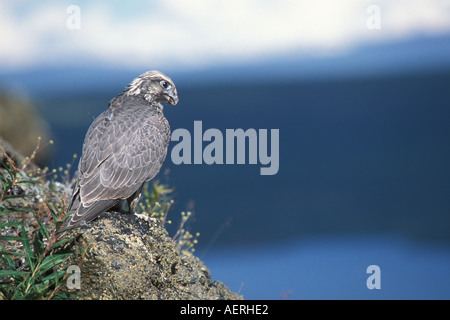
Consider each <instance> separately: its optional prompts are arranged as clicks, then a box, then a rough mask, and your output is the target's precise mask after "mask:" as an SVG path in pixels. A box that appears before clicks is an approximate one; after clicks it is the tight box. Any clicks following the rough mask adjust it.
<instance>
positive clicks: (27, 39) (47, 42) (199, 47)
mask: <svg viewBox="0 0 450 320" xmlns="http://www.w3.org/2000/svg"><path fill="white" fill-rule="evenodd" d="M77 3H78V5H79V7H80V9H81V29H80V30H69V29H68V28H67V27H66V21H67V19H68V17H69V15H68V13H67V12H66V9H67V7H68V6H69V5H71V4H73V3H70V2H68V1H60V2H57V4H55V2H54V1H39V2H30V1H28V2H27V1H15V2H13V1H11V2H9V3H5V2H1V3H0V30H1V33H0V66H1V67H2V68H7V67H10V68H15V67H24V66H29V65H32V64H38V63H66V64H67V63H72V62H76V61H81V60H83V59H85V60H86V59H87V60H92V61H99V62H103V63H114V64H115V65H128V66H148V65H149V64H150V63H151V64H153V65H155V64H157V65H174V64H175V65H180V66H190V65H191V66H192V65H194V66H203V65H208V64H215V63H220V62H224V61H226V62H232V61H246V60H255V59H261V58H264V57H270V56H276V55H277V54H280V53H286V52H294V53H295V52H298V53H299V54H303V53H306V54H319V55H323V54H336V53H340V52H342V51H345V50H347V49H351V48H353V47H355V46H357V45H359V44H361V43H366V42H370V41H386V40H389V41H392V40H397V39H403V38H405V37H410V36H413V35H415V34H417V33H421V34H431V35H433V34H439V33H447V32H450V1H448V0H426V1H425V0H396V1H389V0H378V1H362V0H340V1H336V0H321V1H318V0H316V1H314V0H304V1H297V0H291V1H289V0H281V1H280V0H279V1H274V0H264V1H263V0H216V1H210V0H161V1H139V2H118V1H108V2H103V1H78V2H77ZM369 5H377V6H379V8H380V13H381V29H380V30H368V29H367V27H366V21H367V19H368V13H367V7H368V6H369Z"/></svg>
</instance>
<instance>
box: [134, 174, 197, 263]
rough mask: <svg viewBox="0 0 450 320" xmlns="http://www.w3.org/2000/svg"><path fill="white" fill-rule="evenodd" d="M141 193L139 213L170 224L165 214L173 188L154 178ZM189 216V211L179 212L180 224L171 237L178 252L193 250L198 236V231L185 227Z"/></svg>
mask: <svg viewBox="0 0 450 320" xmlns="http://www.w3.org/2000/svg"><path fill="white" fill-rule="evenodd" d="M142 194H143V198H144V199H143V201H141V204H140V206H139V213H141V214H146V215H149V216H151V217H153V218H156V219H160V221H161V222H162V223H163V224H165V223H168V224H171V223H172V221H171V220H168V219H167V216H168V213H169V211H170V209H171V207H172V205H173V203H174V200H173V189H171V188H169V186H168V185H165V184H161V183H160V182H159V180H156V181H154V182H153V184H152V187H151V188H149V185H146V186H145V187H144V189H143V190H142ZM191 216H192V212H191V211H182V212H181V220H180V224H179V226H178V228H177V231H176V232H175V235H174V236H173V237H172V239H173V241H174V242H175V245H176V246H177V248H178V249H179V250H180V252H182V253H185V254H190V253H192V252H194V251H195V248H194V246H195V245H196V244H197V243H198V237H199V236H200V233H198V232H197V233H196V234H195V235H193V234H191V233H190V232H189V230H187V228H186V223H187V222H188V220H189V218H190V217H191Z"/></svg>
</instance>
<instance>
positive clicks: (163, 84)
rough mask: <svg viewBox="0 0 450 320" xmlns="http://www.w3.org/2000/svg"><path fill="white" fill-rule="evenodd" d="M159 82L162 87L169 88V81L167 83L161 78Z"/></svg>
mask: <svg viewBox="0 0 450 320" xmlns="http://www.w3.org/2000/svg"><path fill="white" fill-rule="evenodd" d="M160 83H161V87H163V88H164V89H169V88H170V83H168V82H167V81H165V80H163V81H161V82H160Z"/></svg>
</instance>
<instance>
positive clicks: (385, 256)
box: [199, 235, 450, 299]
mask: <svg viewBox="0 0 450 320" xmlns="http://www.w3.org/2000/svg"><path fill="white" fill-rule="evenodd" d="M199 254H200V257H202V259H203V260H204V261H205V264H206V265H207V266H208V268H209V269H210V270H211V273H212V277H213V279H217V280H220V281H223V282H224V283H225V285H227V286H228V287H229V288H230V289H231V290H232V291H234V292H239V293H240V294H242V295H243V296H244V298H245V299H450V274H449V270H450V246H443V245H437V244H433V243H431V244H430V243H428V244H421V243H417V242H411V241H408V240H406V239H404V238H402V237H397V236H389V235H388V236H382V235H378V236H364V235H359V236H340V237H331V236H323V237H310V238H307V239H296V240H292V241H289V242H283V243H277V244H266V245H263V246H254V247H245V246H244V247H243V248H233V249H229V248H223V249H221V250H217V251H214V252H209V253H207V254H205V255H204V256H202V255H201V252H200V253H199ZM370 265H377V266H379V267H380V278H379V279H380V284H381V288H380V289H372V290H369V289H368V288H367V285H366V281H367V279H368V277H369V276H370V275H371V273H369V274H368V273H366V272H367V267H368V266H370Z"/></svg>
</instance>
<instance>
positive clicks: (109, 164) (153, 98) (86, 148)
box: [64, 71, 178, 228]
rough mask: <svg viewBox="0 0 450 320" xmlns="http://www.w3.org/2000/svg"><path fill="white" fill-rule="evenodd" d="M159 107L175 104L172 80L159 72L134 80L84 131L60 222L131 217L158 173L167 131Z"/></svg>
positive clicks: (164, 150)
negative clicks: (65, 212) (65, 215)
mask: <svg viewBox="0 0 450 320" xmlns="http://www.w3.org/2000/svg"><path fill="white" fill-rule="evenodd" d="M161 102H168V103H170V104H171V105H176V104H177V103H178V95H177V90H176V88H175V85H174V83H173V82H172V80H171V79H170V78H169V77H167V76H166V75H164V74H162V73H161V72H159V71H148V72H145V73H143V74H141V75H140V76H139V77H137V78H136V79H134V80H133V81H132V82H131V83H130V84H129V85H128V86H127V87H126V88H125V90H124V91H123V92H122V93H121V94H119V95H118V96H116V97H115V98H113V99H112V100H111V102H110V103H109V105H108V108H107V109H106V110H105V111H104V112H103V113H102V114H100V115H99V116H98V117H97V118H96V119H95V120H94V122H93V123H92V124H91V126H90V127H89V130H88V132H87V134H86V138H85V140H84V144H83V152H82V155H81V158H80V162H79V164H78V177H77V180H76V183H75V187H74V190H73V194H72V200H71V203H70V206H69V210H75V211H73V213H72V214H71V215H70V216H69V217H68V218H67V219H66V221H65V222H64V227H66V228H68V227H73V226H78V225H80V224H82V223H83V222H84V223H86V222H89V221H91V220H93V219H95V218H96V217H97V216H98V215H100V214H101V213H103V212H105V211H111V210H118V211H125V210H124V207H126V203H128V213H134V212H135V209H136V206H137V203H138V202H139V199H140V196H141V191H142V187H143V186H144V183H145V182H146V181H149V180H151V179H152V178H153V177H155V176H156V174H157V173H158V172H159V170H160V169H161V166H162V164H163V162H164V160H165V158H166V154H167V147H168V145H169V141H170V126H169V122H168V121H167V119H166V118H165V117H164V114H163V106H162V104H161Z"/></svg>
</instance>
